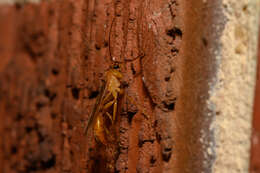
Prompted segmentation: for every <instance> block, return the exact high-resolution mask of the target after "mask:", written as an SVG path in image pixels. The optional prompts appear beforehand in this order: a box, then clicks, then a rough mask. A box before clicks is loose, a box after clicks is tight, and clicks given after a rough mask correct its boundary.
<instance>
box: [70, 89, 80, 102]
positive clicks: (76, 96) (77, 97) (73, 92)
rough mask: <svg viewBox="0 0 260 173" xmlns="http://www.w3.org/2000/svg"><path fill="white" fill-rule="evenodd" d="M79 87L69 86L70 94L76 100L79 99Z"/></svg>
mask: <svg viewBox="0 0 260 173" xmlns="http://www.w3.org/2000/svg"><path fill="white" fill-rule="evenodd" d="M79 91H80V89H79V88H71V94H72V96H73V98H74V99H76V100H78V99H79Z"/></svg>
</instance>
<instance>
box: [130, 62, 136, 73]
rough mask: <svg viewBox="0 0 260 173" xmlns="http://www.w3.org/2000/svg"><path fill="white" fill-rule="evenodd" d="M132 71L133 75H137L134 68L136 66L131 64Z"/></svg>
mask: <svg viewBox="0 0 260 173" xmlns="http://www.w3.org/2000/svg"><path fill="white" fill-rule="evenodd" d="M131 70H132V74H133V75H135V74H136V71H135V68H134V64H133V63H131Z"/></svg>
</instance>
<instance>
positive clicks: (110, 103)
mask: <svg viewBox="0 0 260 173" xmlns="http://www.w3.org/2000/svg"><path fill="white" fill-rule="evenodd" d="M114 102H115V101H114V100H112V101H110V102H108V103H107V104H105V106H104V109H107V108H109V107H110V106H112V104H113V103H114Z"/></svg>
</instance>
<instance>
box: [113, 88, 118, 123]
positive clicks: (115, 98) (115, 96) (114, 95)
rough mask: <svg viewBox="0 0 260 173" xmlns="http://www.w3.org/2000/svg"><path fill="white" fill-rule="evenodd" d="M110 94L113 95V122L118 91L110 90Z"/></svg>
mask: <svg viewBox="0 0 260 173" xmlns="http://www.w3.org/2000/svg"><path fill="white" fill-rule="evenodd" d="M112 95H113V97H114V108H113V122H114V121H115V119H116V113H117V95H118V92H117V91H114V92H112Z"/></svg>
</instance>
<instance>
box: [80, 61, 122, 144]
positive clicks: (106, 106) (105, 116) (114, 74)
mask: <svg viewBox="0 0 260 173" xmlns="http://www.w3.org/2000/svg"><path fill="white" fill-rule="evenodd" d="M117 68H119V66H118V65H114V66H113V67H112V69H109V70H108V71H106V73H105V81H104V83H103V85H102V87H101V91H100V93H99V95H98V98H97V100H96V104H95V106H94V108H93V111H92V113H91V115H90V119H89V121H88V124H87V126H86V128H85V134H87V133H88V130H89V129H90V128H93V130H94V136H95V139H96V140H98V141H100V142H101V143H103V144H106V143H107V137H108V136H109V129H108V127H107V126H108V125H107V124H109V125H113V124H114V122H115V120H116V115H117V105H118V98H119V96H120V95H121V94H122V93H123V90H122V89H121V82H120V79H122V77H123V75H122V73H121V72H120V71H119V70H118V69H117ZM110 112H112V115H111V114H110ZM108 120H109V122H108Z"/></svg>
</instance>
